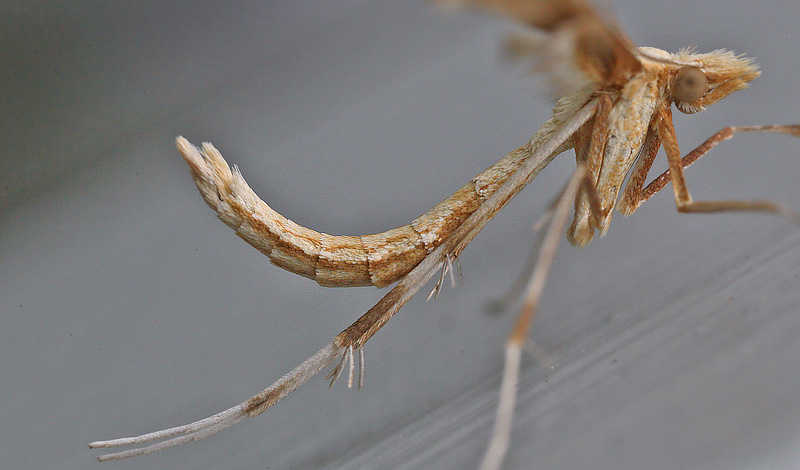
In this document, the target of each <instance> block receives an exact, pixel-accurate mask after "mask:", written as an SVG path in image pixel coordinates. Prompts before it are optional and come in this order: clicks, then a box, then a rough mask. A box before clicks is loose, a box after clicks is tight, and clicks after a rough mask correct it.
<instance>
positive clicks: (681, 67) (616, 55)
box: [89, 0, 800, 469]
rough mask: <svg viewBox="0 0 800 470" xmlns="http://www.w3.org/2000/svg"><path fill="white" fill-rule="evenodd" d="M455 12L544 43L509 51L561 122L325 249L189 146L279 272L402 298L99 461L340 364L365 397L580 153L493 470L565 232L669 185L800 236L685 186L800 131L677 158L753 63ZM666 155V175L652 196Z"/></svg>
mask: <svg viewBox="0 0 800 470" xmlns="http://www.w3.org/2000/svg"><path fill="white" fill-rule="evenodd" d="M446 3H460V4H465V5H467V6H473V7H478V8H482V9H485V10H489V11H491V12H494V13H498V14H501V15H505V16H506V17H508V18H510V19H512V20H515V21H516V22H518V23H520V24H521V25H522V26H523V27H528V28H530V29H531V30H537V31H539V34H538V36H536V37H535V38H532V37H521V38H520V39H519V40H518V41H516V42H515V43H514V45H515V50H517V51H518V52H519V53H521V54H523V55H524V54H528V53H530V54H531V55H533V56H536V57H539V68H541V69H542V70H543V71H544V72H546V73H547V74H549V75H550V76H551V77H553V78H554V80H553V82H554V83H556V84H557V85H558V89H559V91H561V92H563V93H564V96H563V97H562V98H561V99H559V100H558V102H557V103H556V105H555V108H554V110H553V115H552V117H551V118H550V119H549V120H548V121H547V122H546V123H545V124H544V125H543V126H542V128H541V129H540V130H539V131H538V132H536V134H535V135H534V136H533V137H532V138H531V139H530V140H529V141H528V142H527V143H525V144H524V145H522V146H521V147H519V148H518V149H516V150H514V151H512V152H511V153H509V154H508V155H506V156H505V157H503V158H502V159H500V160H499V161H498V162H497V163H495V164H494V165H492V166H491V167H490V168H488V169H487V170H486V171H484V172H483V173H481V174H479V175H478V176H476V177H475V178H473V179H472V180H471V181H470V182H468V183H467V184H466V185H464V186H463V187H462V188H460V189H459V190H458V191H456V192H455V193H453V194H452V195H451V196H450V197H448V198H447V199H445V200H444V201H442V202H441V203H439V204H437V205H436V206H434V207H433V208H432V209H431V210H429V211H428V212H426V213H425V214H423V215H421V216H420V217H418V218H417V219H415V220H413V221H412V222H411V223H409V224H407V225H403V226H401V227H398V228H395V229H392V230H388V231H386V232H382V233H378V234H373V235H365V236H334V235H328V234H324V233H319V232H316V231H314V230H311V229H309V228H305V227H303V226H300V225H298V224H296V223H294V222H292V221H291V220H289V219H287V218H285V217H283V216H282V215H281V214H279V213H277V212H276V211H274V210H273V209H272V208H270V207H269V206H268V205H267V204H266V203H265V202H264V201H262V200H261V199H260V198H259V197H258V196H257V195H256V194H255V193H254V191H253V190H252V189H251V188H250V186H249V185H248V184H247V183H246V182H245V180H244V178H243V177H242V175H241V173H240V172H239V171H238V169H237V168H236V167H233V168H231V167H230V166H229V164H228V163H227V162H226V160H225V159H224V158H223V157H222V155H221V154H220V152H219V151H218V150H217V149H216V148H214V147H213V146H212V145H211V144H209V143H204V144H203V145H202V147H200V148H197V147H195V146H194V145H192V144H191V143H189V141H188V140H186V139H184V138H183V137H179V138H178V139H177V147H178V150H179V151H180V153H181V155H182V156H183V158H184V159H185V161H186V162H187V164H188V165H189V168H190V171H191V175H192V178H193V180H194V182H195V184H196V186H197V188H198V189H199V191H200V194H201V195H202V197H203V199H204V200H205V201H206V203H207V204H208V205H209V206H210V207H211V208H212V209H214V211H215V212H216V213H217V215H218V217H219V218H220V220H222V221H223V222H224V223H225V224H226V225H228V226H230V227H231V228H232V229H233V230H235V231H236V234H237V235H238V236H240V237H241V238H242V239H244V240H245V241H247V242H248V243H249V244H250V245H252V246H253V247H254V248H256V249H257V250H259V251H261V252H262V253H264V254H265V255H267V256H268V257H269V259H270V261H272V262H273V263H274V264H276V265H278V266H280V267H282V268H284V269H286V270H288V271H291V272H293V273H296V274H300V275H301V276H305V277H308V278H311V279H313V280H315V281H317V282H318V283H319V284H321V285H323V286H330V287H345V286H365V285H374V286H376V287H386V286H389V285H391V284H394V286H393V287H392V288H391V289H390V290H389V292H388V293H387V294H386V295H385V296H384V297H383V298H381V299H380V300H379V301H378V302H377V303H376V304H375V305H374V306H373V307H372V308H371V309H369V311H367V312H366V313H365V314H364V315H362V316H361V317H360V318H358V319H357V320H356V321H355V322H354V323H353V324H352V325H350V326H349V327H348V328H346V329H345V330H343V331H342V332H341V333H339V334H338V335H337V336H336V337H335V338H334V339H333V341H332V342H331V343H330V344H328V345H327V346H325V347H324V348H322V349H321V350H320V351H319V352H317V353H316V354H314V355H313V356H311V357H310V358H308V359H307V360H306V361H305V362H303V363H302V364H300V365H299V366H297V367H296V368H295V369H294V370H292V371H290V372H289V373H287V374H286V375H284V376H283V377H281V378H280V379H278V380H277V381H276V382H274V383H273V384H272V385H270V386H269V387H267V388H266V389H264V390H263V391H261V392H260V393H258V394H256V395H254V396H253V397H251V398H250V399H249V400H247V401H245V402H244V403H241V404H239V405H236V406H234V407H232V408H230V409H228V410H225V411H222V412H220V413H217V414H215V415H213V416H210V417H208V418H205V419H202V420H200V421H196V422H194V423H191V424H188V425H184V426H178V427H174V428H170V429H165V430H161V431H156V432H153V433H148V434H144V435H141V436H136V437H129V438H122V439H113V440H107V441H97V442H92V443H91V444H89V446H90V447H92V448H97V447H116V446H124V445H135V444H143V443H145V442H149V441H153V440H159V442H157V443H154V444H150V445H148V446H144V447H139V448H134V449H130V450H125V451H122V452H118V453H113V454H107V455H102V456H100V457H99V459H100V460H101V461H102V460H114V459H122V458H127V457H132V456H136V455H145V454H149V453H152V452H156V451H159V450H163V449H166V448H169V447H173V446H176V445H179V444H182V443H185V442H190V441H194V440H199V439H203V438H205V437H208V436H210V435H212V434H215V433H217V432H219V431H221V430H223V429H225V428H227V427H230V426H232V425H234V424H236V423H237V422H239V421H241V420H243V419H244V418H246V417H248V416H256V415H258V414H261V413H262V412H264V411H265V410H266V409H268V408H269V407H271V406H272V405H274V404H275V403H277V402H278V401H279V400H281V399H282V398H283V397H285V396H286V395H287V394H289V393H290V392H292V391H293V390H295V389H296V388H297V387H299V386H300V385H302V384H303V383H304V382H306V381H307V380H308V379H309V378H311V377H312V376H314V375H315V374H316V373H318V372H319V371H321V370H322V369H324V368H326V367H327V366H329V365H331V364H333V363H334V362H335V361H336V360H337V359H339V361H338V363H337V365H336V366H335V367H334V368H333V370H332V372H331V374H330V375H329V376H328V378H330V379H331V384H333V382H335V381H336V380H337V379H338V378H339V377H340V376H341V374H343V372H344V371H345V370H347V377H348V386H352V385H353V384H354V383H355V382H358V385H359V386H361V384H362V382H363V349H362V348H363V346H364V344H365V343H366V342H367V341H368V340H369V339H370V338H371V337H372V336H373V335H374V334H375V333H377V332H378V330H380V328H381V327H382V326H383V325H384V324H385V323H386V322H387V321H388V320H389V319H390V318H391V317H392V316H393V315H394V314H395V313H397V311H398V310H399V309H400V308H401V307H402V306H403V305H404V304H405V303H406V302H407V301H408V300H409V299H410V298H411V297H412V296H413V295H415V293H416V292H417V291H418V290H419V289H420V288H422V286H423V285H424V284H425V283H426V282H428V281H429V280H430V279H431V278H432V277H434V276H435V275H436V274H437V273H439V278H438V281H437V283H436V285H435V287H434V288H433V291H432V294H435V293H436V292H438V290H439V289H440V288H441V285H442V283H443V281H444V279H445V275H446V274H447V273H448V272H450V273H451V274H452V272H453V269H454V263H457V259H458V255H459V254H460V253H461V252H462V251H463V250H464V248H465V247H466V246H467V245H468V244H469V243H470V242H471V241H472V239H473V238H474V237H475V236H476V235H477V233H478V232H479V231H480V230H481V229H482V228H483V227H484V226H485V225H486V223H488V221H489V220H490V219H491V218H492V217H493V216H494V215H495V214H496V213H497V212H498V211H499V210H500V209H502V208H503V206H504V205H505V204H506V203H507V202H508V201H509V200H510V199H511V198H513V197H514V195H516V194H517V193H518V192H519V191H521V190H522V189H523V188H524V187H525V186H526V185H527V184H528V183H530V182H531V181H532V180H533V179H534V178H535V177H536V175H537V174H538V173H539V171H541V170H542V169H543V168H544V167H546V166H547V165H548V164H549V163H550V162H551V161H552V160H553V159H554V158H556V157H557V156H558V155H561V154H562V153H564V152H566V151H568V150H574V152H575V158H576V169H575V171H574V172H573V174H572V176H571V177H570V178H569V180H568V182H567V184H566V185H565V187H564V189H563V190H562V191H561V194H560V196H559V197H558V199H557V201H556V202H555V203H554V204H553V206H552V207H551V209H550V211H549V215H548V217H547V219H546V221H545V229H544V234H543V237H542V243H541V245H540V247H539V249H538V252H537V253H538V254H537V258H536V260H537V261H536V263H535V264H534V265H533V267H532V269H531V270H530V272H528V273H525V279H526V285H527V287H526V290H525V293H524V296H523V302H522V308H521V310H520V312H519V315H518V317H517V322H516V324H515V326H514V327H513V329H512V331H511V333H510V335H509V337H508V339H507V341H506V346H505V363H504V369H503V378H502V383H501V385H500V398H499V403H498V406H497V415H496V419H495V428H494V431H493V433H492V436H491V439H490V441H489V444H488V448H487V451H486V453H485V455H484V460H483V461H482V463H481V468H482V469H497V468H500V467H501V466H502V462H503V459H504V456H505V454H506V452H507V449H508V444H509V436H510V433H511V422H512V418H513V414H514V405H515V401H516V383H517V380H518V377H519V369H520V361H521V354H522V350H523V346H524V345H525V342H526V338H527V336H528V332H529V330H530V327H531V324H532V320H533V316H534V313H535V312H536V309H537V306H538V303H539V299H540V298H541V295H542V292H543V289H544V285H545V281H546V278H547V273H548V271H549V268H550V265H551V263H552V260H553V258H554V256H555V253H556V248H557V245H558V242H559V240H560V238H561V236H562V233H564V232H565V231H566V235H567V239H568V240H569V242H570V243H571V244H573V245H575V246H579V247H580V246H586V245H587V244H588V243H589V242H590V241H591V240H592V238H593V236H594V235H595V233H598V234H600V235H605V233H606V232H607V231H608V229H609V226H610V222H611V217H612V214H613V212H614V210H617V211H618V212H620V213H622V214H623V215H625V216H627V215H631V214H632V213H633V212H634V211H635V210H636V209H637V208H638V207H639V206H640V205H642V204H643V203H644V202H645V201H647V200H648V199H649V198H650V197H652V196H653V195H655V194H656V193H658V192H659V191H660V190H661V189H663V188H664V187H665V186H666V185H667V184H668V183H672V187H673V195H674V199H675V204H676V207H677V209H678V211H680V212H725V211H757V212H767V213H773V214H777V215H780V216H783V217H786V218H788V219H790V220H791V221H793V222H794V223H795V224H797V225H800V215H798V214H797V213H795V212H793V211H791V210H789V209H787V208H785V207H784V206H782V205H779V204H776V203H774V202H770V201H762V200H750V201H748V200H723V201H694V200H693V199H692V197H691V194H690V192H689V189H688V187H687V185H686V182H685V179H684V173H683V172H684V169H686V168H687V167H688V166H690V165H691V164H692V163H693V162H695V161H696V160H697V159H699V158H700V157H702V156H703V155H705V154H706V153H708V152H709V151H710V150H711V149H712V148H713V147H714V146H716V145H717V144H718V143H720V142H722V141H724V140H727V139H730V138H731V137H732V136H733V135H734V134H735V133H737V132H772V133H782V134H788V135H793V136H800V125H784V126H747V127H727V128H725V129H722V130H721V131H719V132H717V133H716V134H714V135H713V136H711V137H710V138H709V139H707V140H706V141H705V142H703V143H702V144H701V145H700V146H699V147H697V148H696V149H694V150H692V151H691V152H689V153H687V154H686V155H683V156H682V154H681V151H680V149H679V147H678V143H677V139H676V136H675V129H674V126H673V123H672V108H673V106H674V107H675V108H676V109H678V111H680V112H683V113H687V114H694V113H698V112H700V111H702V110H703V109H705V108H706V107H708V106H710V105H712V104H714V103H716V102H717V101H719V100H721V99H723V98H725V97H726V96H728V95H730V94H731V93H733V92H735V91H738V90H741V89H744V88H745V87H747V85H748V83H749V82H750V81H752V80H753V79H755V78H756V77H758V75H759V71H758V68H757V66H756V65H755V63H754V62H753V61H752V60H751V59H748V58H745V57H743V56H739V55H736V54H734V53H733V52H729V51H724V50H717V51H713V52H709V53H696V52H694V51H693V50H690V49H685V50H681V51H679V52H677V53H668V52H665V51H662V50H660V49H655V48H650V47H635V46H634V45H633V43H632V42H631V40H630V39H628V37H627V36H626V35H625V34H624V33H623V32H622V31H621V29H620V28H619V27H618V26H617V25H616V24H615V23H614V22H613V21H610V20H607V19H606V18H605V17H603V16H602V15H601V14H600V13H599V12H598V11H596V10H595V9H593V8H592V7H591V5H590V4H589V3H587V2H585V1H584V0H565V1H556V0H552V1H548V0H528V1H524V0H516V1H515V0H475V1H462V2H452V1H451V2H446ZM661 148H663V149H664V153H665V154H666V157H667V161H668V168H669V169H668V170H667V171H665V172H663V173H662V174H660V175H659V176H657V177H655V178H654V179H652V180H651V181H650V182H649V183H647V177H648V173H649V171H650V169H651V167H652V165H653V164H654V161H655V159H656V156H657V154H658V152H659V149H661ZM570 214H572V221H571V223H570V224H569V226H568V227H567V222H568V221H569V217H570ZM356 356H358V363H359V367H358V373H356V362H357V360H356Z"/></svg>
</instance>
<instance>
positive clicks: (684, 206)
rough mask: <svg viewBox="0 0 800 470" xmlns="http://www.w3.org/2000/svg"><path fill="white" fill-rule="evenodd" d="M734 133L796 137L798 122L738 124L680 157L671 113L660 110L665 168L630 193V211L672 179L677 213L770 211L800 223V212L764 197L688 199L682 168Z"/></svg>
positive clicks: (799, 126)
mask: <svg viewBox="0 0 800 470" xmlns="http://www.w3.org/2000/svg"><path fill="white" fill-rule="evenodd" d="M737 132H772V133H780V134H789V135H793V136H797V137H800V125H787V126H741V127H726V128H725V129H722V130H721V131H719V132H717V133H716V134H714V135H713V136H711V137H710V138H709V139H707V140H706V141H705V142H703V143H702V144H701V145H700V146H699V147H697V148H696V149H694V150H692V151H691V152H689V153H688V154H687V155H686V156H685V157H683V158H681V157H680V149H679V147H678V142H677V139H676V137H675V128H674V127H673V125H672V116H671V112H670V111H668V110H666V111H662V115H661V122H660V123H659V131H658V134H659V137H660V138H661V140H662V142H663V144H664V150H665V151H666V153H667V158H668V160H669V170H667V171H665V172H664V173H662V174H661V175H660V176H658V177H657V178H655V179H654V180H653V181H652V182H651V183H650V184H649V185H647V187H646V188H644V190H641V191H640V192H639V193H638V194H632V195H631V197H630V199H629V200H630V201H631V206H630V207H631V208H632V209H631V211H630V212H631V213H632V212H633V210H635V209H636V208H637V207H639V206H640V205H642V203H644V202H645V201H646V200H648V199H650V198H651V197H652V196H653V195H655V194H656V193H657V192H658V191H660V190H661V189H663V188H664V186H666V185H667V183H669V182H670V181H672V184H673V188H674V190H675V203H676V205H677V207H678V210H679V211H680V212H724V211H757V212H770V213H773V214H777V215H780V216H783V217H786V218H788V219H790V220H791V221H792V222H794V223H795V224H797V225H800V214H798V213H796V212H794V211H792V210H790V209H788V208H786V207H784V206H782V205H780V204H777V203H774V202H772V201H765V200H750V201H747V200H724V201H692V197H691V194H690V193H689V189H688V188H687V186H686V181H685V179H684V176H683V169H684V168H686V167H688V166H689V165H691V164H692V163H694V162H695V161H697V160H698V159H699V158H700V157H702V156H703V155H705V154H706V153H708V151H709V150H711V149H712V148H714V147H715V146H716V145H717V144H719V143H720V142H722V141H724V140H728V139H730V138H731V137H733V135H734V134H735V133H737Z"/></svg>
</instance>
